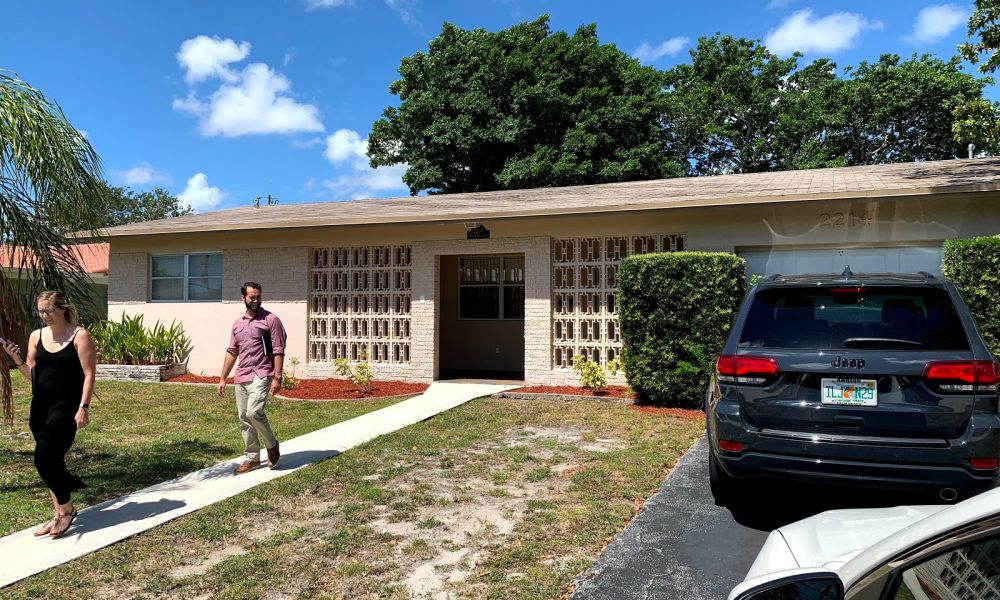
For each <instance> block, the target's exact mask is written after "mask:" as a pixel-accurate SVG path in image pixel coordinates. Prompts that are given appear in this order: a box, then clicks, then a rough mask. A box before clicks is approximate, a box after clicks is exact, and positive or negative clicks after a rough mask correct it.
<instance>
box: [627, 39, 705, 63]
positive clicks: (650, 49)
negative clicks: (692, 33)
mask: <svg viewBox="0 0 1000 600" xmlns="http://www.w3.org/2000/svg"><path fill="white" fill-rule="evenodd" d="M690 41H691V40H690V39H689V38H686V37H681V36H677V37H672V38H670V39H669V40H667V41H665V42H663V43H662V44H660V45H659V46H655V47H654V46H651V45H650V44H649V43H648V42H643V43H642V45H641V46H639V47H638V48H636V49H635V50H634V51H633V52H632V58H635V59H638V60H639V61H640V62H644V63H651V62H656V61H657V60H659V59H661V58H663V57H664V56H668V55H673V54H677V53H678V52H680V51H681V50H683V49H684V48H685V46H687V45H688V42H690Z"/></svg>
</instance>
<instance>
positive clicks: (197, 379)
mask: <svg viewBox="0 0 1000 600" xmlns="http://www.w3.org/2000/svg"><path fill="white" fill-rule="evenodd" d="M167 381H169V382H171V383H218V382H219V378H218V377H206V376H204V375H192V374H190V373H186V374H184V375H181V376H179V377H174V378H172V379H168V380H167ZM227 381H228V383H232V382H233V379H232V378H231V377H230V378H229V379H228V380H227ZM426 389H427V384H426V383H408V382H405V381H373V382H372V389H371V391H370V392H369V393H367V394H363V395H362V394H360V393H358V390H357V388H355V387H354V384H352V383H351V382H350V381H347V380H346V379H299V380H298V383H297V384H296V386H295V389H291V390H281V392H280V393H279V395H280V396H282V397H284V398H298V399H302V400H341V399H346V398H385V397H387V396H405V395H408V394H420V393H422V392H423V391H424V390H426Z"/></svg>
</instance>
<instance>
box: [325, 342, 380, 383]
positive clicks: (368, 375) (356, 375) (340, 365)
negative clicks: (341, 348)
mask: <svg viewBox="0 0 1000 600" xmlns="http://www.w3.org/2000/svg"><path fill="white" fill-rule="evenodd" d="M360 358H361V360H360V361H358V363H357V364H356V365H354V366H351V363H349V362H347V359H346V358H338V359H337V360H335V361H333V368H334V369H336V371H337V374H338V375H340V376H341V377H346V378H347V379H348V380H349V381H350V382H351V383H353V384H354V387H355V388H357V390H358V392H359V393H361V394H367V393H369V392H371V391H372V379H373V377H374V373H373V372H372V367H371V365H369V364H368V352H367V351H365V350H364V349H362V350H361V356H360Z"/></svg>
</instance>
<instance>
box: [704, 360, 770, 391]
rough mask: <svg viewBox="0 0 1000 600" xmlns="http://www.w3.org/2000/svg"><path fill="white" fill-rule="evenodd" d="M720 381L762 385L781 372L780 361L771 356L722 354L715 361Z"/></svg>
mask: <svg viewBox="0 0 1000 600" xmlns="http://www.w3.org/2000/svg"><path fill="white" fill-rule="evenodd" d="M715 370H716V372H717V373H718V374H719V381H723V382H726V383H751V384H755V385H761V384H764V383H767V381H768V379H769V378H771V377H773V376H774V375H777V374H778V373H780V372H781V368H780V367H779V366H778V361H776V360H774V359H773V358H771V357H770V356H740V355H738V354H720V355H719V358H718V359H717V360H716V361H715Z"/></svg>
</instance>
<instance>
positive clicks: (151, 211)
mask: <svg viewBox="0 0 1000 600" xmlns="http://www.w3.org/2000/svg"><path fill="white" fill-rule="evenodd" d="M101 193H102V195H103V197H104V201H103V204H104V206H105V212H104V215H103V217H104V218H103V222H102V223H101V227H111V226H114V225H124V224H126V223H139V222H141V221H152V220H154V219H165V218H168V217H180V216H183V215H189V214H191V213H192V212H193V211H192V209H191V207H190V206H181V204H180V201H179V200H178V199H177V197H176V196H173V195H171V194H170V193H169V192H167V191H166V190H164V189H163V188H154V189H153V190H151V191H148V192H136V191H133V190H131V189H129V188H127V187H113V186H110V185H108V184H107V183H102V184H101Z"/></svg>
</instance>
